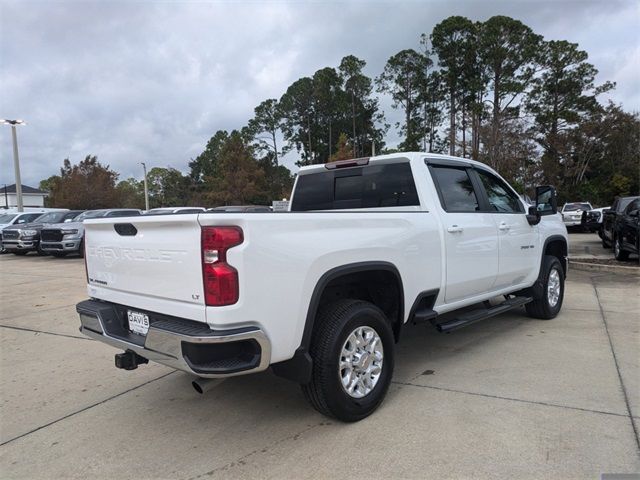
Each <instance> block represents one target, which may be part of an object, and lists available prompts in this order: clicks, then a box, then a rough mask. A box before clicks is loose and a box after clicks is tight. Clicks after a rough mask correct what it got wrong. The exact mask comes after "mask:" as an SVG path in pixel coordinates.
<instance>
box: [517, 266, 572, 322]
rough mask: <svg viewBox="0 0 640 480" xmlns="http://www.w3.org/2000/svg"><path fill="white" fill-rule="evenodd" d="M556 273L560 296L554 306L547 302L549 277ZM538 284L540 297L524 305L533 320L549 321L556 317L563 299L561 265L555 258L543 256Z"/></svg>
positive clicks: (562, 272) (562, 271)
mask: <svg viewBox="0 0 640 480" xmlns="http://www.w3.org/2000/svg"><path fill="white" fill-rule="evenodd" d="M553 271H556V272H557V274H558V279H559V282H560V294H559V298H558V300H557V302H556V304H555V305H552V304H551V303H550V302H549V288H548V285H549V277H550V276H551V273H552V272H553ZM540 282H541V283H542V285H543V289H542V296H541V297H540V298H534V299H533V301H532V302H529V303H527V304H526V305H525V309H526V310H527V314H528V315H529V316H530V317H533V318H539V319H541V320H551V319H552V318H555V317H556V315H558V312H560V309H561V308H562V300H563V299H564V270H563V269H562V264H561V263H560V260H558V258H557V257H553V256H551V255H545V256H544V259H543V260H542V271H541V272H540Z"/></svg>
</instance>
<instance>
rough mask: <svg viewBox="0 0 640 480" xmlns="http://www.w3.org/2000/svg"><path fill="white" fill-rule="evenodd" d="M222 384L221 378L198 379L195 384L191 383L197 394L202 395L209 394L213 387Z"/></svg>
mask: <svg viewBox="0 0 640 480" xmlns="http://www.w3.org/2000/svg"><path fill="white" fill-rule="evenodd" d="M220 382H222V379H220V378H201V377H198V378H196V379H195V380H194V381H193V382H191V385H193V388H194V389H195V391H196V392H198V393H200V394H202V393H205V392H208V391H209V390H211V389H212V388H213V387H215V386H216V385H218V384H219V383H220Z"/></svg>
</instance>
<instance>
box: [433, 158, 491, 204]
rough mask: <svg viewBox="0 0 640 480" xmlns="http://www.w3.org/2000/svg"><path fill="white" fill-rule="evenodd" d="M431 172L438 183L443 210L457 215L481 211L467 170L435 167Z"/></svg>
mask: <svg viewBox="0 0 640 480" xmlns="http://www.w3.org/2000/svg"><path fill="white" fill-rule="evenodd" d="M430 170H431V174H432V176H433V179H434V181H435V183H436V187H437V190H438V195H439V197H440V203H441V204H442V208H444V209H445V210H446V211H447V212H457V213H461V212H477V211H479V210H480V207H479V204H478V197H477V195H476V192H475V190H474V188H473V183H472V182H471V178H470V177H469V173H468V172H467V170H466V169H465V168H455V167H441V166H437V165H434V166H433V167H431V168H430Z"/></svg>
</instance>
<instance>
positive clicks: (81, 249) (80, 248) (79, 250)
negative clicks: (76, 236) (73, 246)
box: [78, 239, 84, 258]
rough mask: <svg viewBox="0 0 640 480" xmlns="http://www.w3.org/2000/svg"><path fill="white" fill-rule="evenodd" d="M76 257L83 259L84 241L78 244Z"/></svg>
mask: <svg viewBox="0 0 640 480" xmlns="http://www.w3.org/2000/svg"><path fill="white" fill-rule="evenodd" d="M78 255H80V258H84V239H82V241H81V242H80V247H79V248H78Z"/></svg>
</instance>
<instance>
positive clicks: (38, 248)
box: [36, 243, 49, 257]
mask: <svg viewBox="0 0 640 480" xmlns="http://www.w3.org/2000/svg"><path fill="white" fill-rule="evenodd" d="M36 253H37V254H38V255H40V256H41V257H45V256H47V255H49V254H48V253H47V252H45V251H44V250H42V248H40V244H39V243H38V247H37V248H36Z"/></svg>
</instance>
